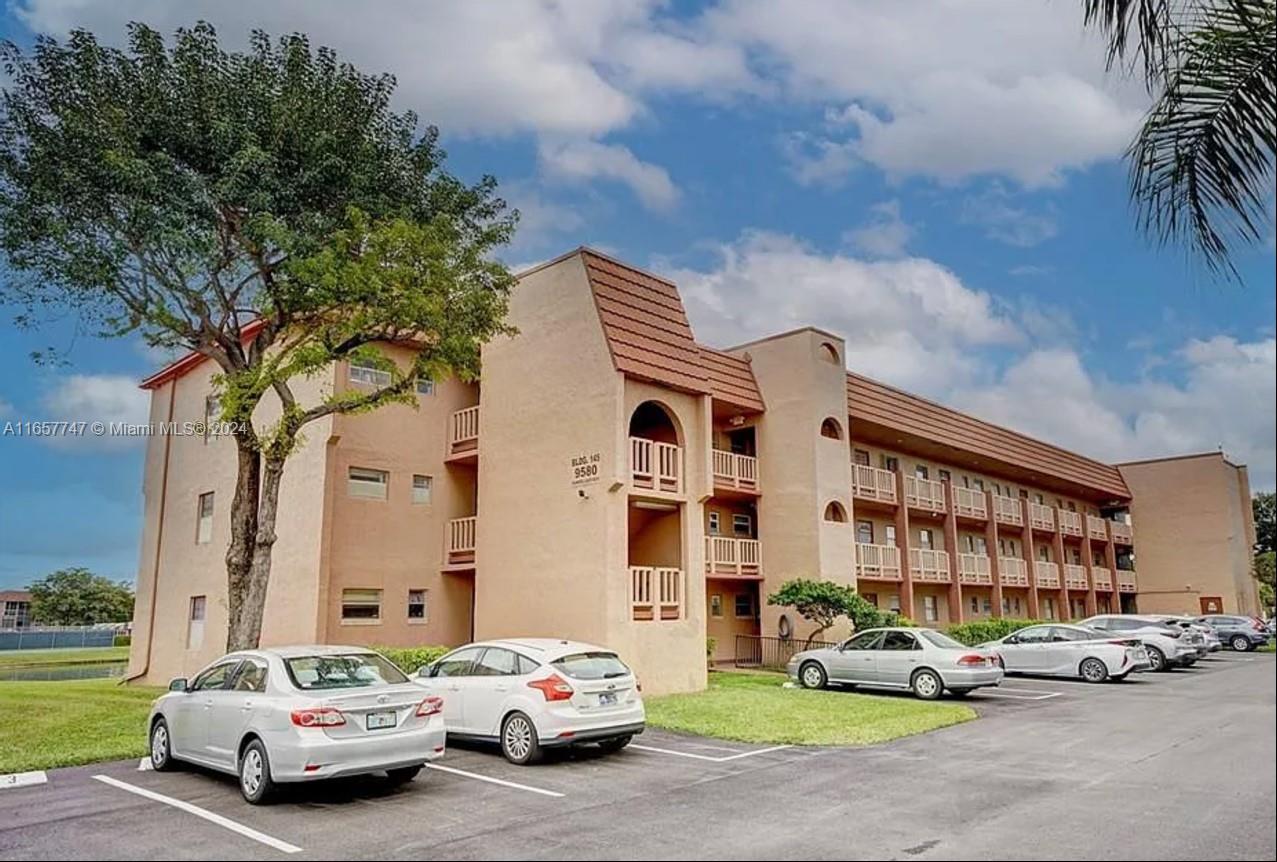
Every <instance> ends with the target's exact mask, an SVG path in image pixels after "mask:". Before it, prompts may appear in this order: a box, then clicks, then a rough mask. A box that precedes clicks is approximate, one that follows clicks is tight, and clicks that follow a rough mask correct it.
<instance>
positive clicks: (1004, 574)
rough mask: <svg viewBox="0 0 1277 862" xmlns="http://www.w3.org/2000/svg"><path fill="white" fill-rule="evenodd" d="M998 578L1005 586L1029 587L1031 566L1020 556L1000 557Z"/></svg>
mask: <svg viewBox="0 0 1277 862" xmlns="http://www.w3.org/2000/svg"><path fill="white" fill-rule="evenodd" d="M998 580H1000V581H1001V582H1002V586H1004V587H1027V586H1028V585H1029V567H1028V566H1027V565H1026V564H1025V562H1024V560H1022V559H1020V558H1019V557H998Z"/></svg>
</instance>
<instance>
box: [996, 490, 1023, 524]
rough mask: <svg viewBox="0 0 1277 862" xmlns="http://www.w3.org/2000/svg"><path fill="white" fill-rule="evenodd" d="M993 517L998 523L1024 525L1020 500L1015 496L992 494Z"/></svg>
mask: <svg viewBox="0 0 1277 862" xmlns="http://www.w3.org/2000/svg"><path fill="white" fill-rule="evenodd" d="M993 517H994V518H996V519H997V521H998V523H999V524H1006V525H1007V526H1008V527H1023V526H1024V509H1023V507H1021V506H1020V501H1019V500H1018V499H1016V498H1015V497H1003V496H1002V495H1001V494H994V495H993Z"/></svg>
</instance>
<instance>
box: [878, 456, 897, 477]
mask: <svg viewBox="0 0 1277 862" xmlns="http://www.w3.org/2000/svg"><path fill="white" fill-rule="evenodd" d="M881 463H882V469H884V470H890V471H891V472H893V473H894V472H896V471H897V470H899V469H900V459H899V458H897V457H896V456H894V455H883V456H882V462H881Z"/></svg>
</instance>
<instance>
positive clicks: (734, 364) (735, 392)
mask: <svg viewBox="0 0 1277 862" xmlns="http://www.w3.org/2000/svg"><path fill="white" fill-rule="evenodd" d="M699 347H700V351H701V368H703V369H705V373H706V374H708V375H709V386H710V392H711V393H712V394H713V396H714V398H715V399H716V400H718V401H723V402H726V403H728V404H731V405H732V406H733V407H739V408H741V409H742V410H757V411H759V412H762V411H763V410H764V409H765V405H764V404H763V396H762V395H761V394H760V393H759V391H758V382H757V381H756V380H755V379H754V369H753V368H752V367H751V366H750V364H749V360H748V359H742V358H741V357H739V356H733V355H732V354H730V353H724V352H723V351H721V350H715V349H714V348H712V347H706V346H705V345H703V344H702V345H699Z"/></svg>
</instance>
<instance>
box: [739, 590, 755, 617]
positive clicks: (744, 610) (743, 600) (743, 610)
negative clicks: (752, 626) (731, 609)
mask: <svg viewBox="0 0 1277 862" xmlns="http://www.w3.org/2000/svg"><path fill="white" fill-rule="evenodd" d="M753 618H754V597H753V596H752V595H750V594H749V593H737V594H736V619H738V620H749V619H753Z"/></svg>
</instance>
